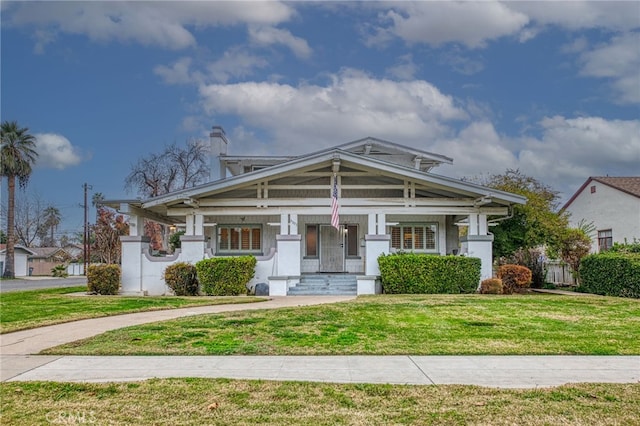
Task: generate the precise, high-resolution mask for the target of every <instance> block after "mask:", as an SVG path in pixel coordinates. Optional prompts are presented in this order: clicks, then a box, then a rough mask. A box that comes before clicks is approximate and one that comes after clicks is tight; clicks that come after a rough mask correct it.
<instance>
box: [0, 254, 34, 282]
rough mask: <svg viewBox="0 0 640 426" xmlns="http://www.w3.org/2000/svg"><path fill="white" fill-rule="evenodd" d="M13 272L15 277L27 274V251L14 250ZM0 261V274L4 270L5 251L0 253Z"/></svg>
mask: <svg viewBox="0 0 640 426" xmlns="http://www.w3.org/2000/svg"><path fill="white" fill-rule="evenodd" d="M14 253H15V254H14V264H13V265H14V272H15V275H16V277H26V276H27V275H28V274H29V267H28V266H27V253H25V252H23V251H22V250H19V249H18V250H16V251H15V252H14ZM0 262H2V265H3V270H2V271H0V275H2V273H3V272H4V265H5V263H6V260H5V253H2V254H0Z"/></svg>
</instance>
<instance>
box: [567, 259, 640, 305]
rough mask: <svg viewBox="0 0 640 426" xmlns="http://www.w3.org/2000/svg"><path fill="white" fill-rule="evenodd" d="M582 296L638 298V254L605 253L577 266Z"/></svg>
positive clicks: (639, 276) (639, 270)
mask: <svg viewBox="0 0 640 426" xmlns="http://www.w3.org/2000/svg"><path fill="white" fill-rule="evenodd" d="M580 278H581V281H580V285H579V286H578V288H577V290H578V291H581V292H583V293H593V294H601V295H604V296H619V297H634V298H640V254H637V253H631V252H626V253H625V252H613V253H612V252H605V253H599V254H592V255H589V256H586V257H584V258H583V259H582V262H581V263H580Z"/></svg>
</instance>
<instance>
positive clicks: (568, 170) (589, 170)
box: [432, 116, 640, 201]
mask: <svg viewBox="0 0 640 426" xmlns="http://www.w3.org/2000/svg"><path fill="white" fill-rule="evenodd" d="M538 128H539V129H540V130H541V134H540V136H539V137H533V136H522V137H517V138H511V137H507V136H504V135H499V134H498V133H497V132H496V131H495V128H494V127H493V124H491V123H490V122H488V121H480V122H473V123H471V124H469V125H468V126H467V127H466V128H464V129H462V130H461V131H460V132H459V133H458V134H457V135H456V136H455V137H453V138H443V139H440V140H438V141H437V142H436V143H435V144H434V145H433V146H432V149H433V150H434V152H438V153H440V154H444V155H447V156H450V157H452V158H453V159H454V166H453V167H450V168H439V169H437V171H436V172H437V173H443V174H447V175H449V176H455V177H472V176H479V175H483V174H487V173H488V174H493V173H497V174H501V173H504V172H505V170H506V169H508V168H511V169H520V171H522V172H523V173H524V174H526V175H528V176H533V177H534V178H536V179H538V180H540V181H541V182H543V183H544V184H546V185H549V186H551V187H552V188H554V189H556V190H558V191H560V192H562V193H563V195H564V198H565V201H566V199H567V198H568V197H569V196H571V194H572V193H573V192H574V191H575V190H576V189H577V188H578V186H579V185H580V184H582V183H583V182H584V181H585V180H586V179H587V178H588V177H589V176H604V175H607V174H609V175H612V176H635V175H637V174H638V164H640V120H606V119H604V118H601V117H581V118H565V117H562V116H556V117H547V118H544V119H543V120H541V121H540V122H539V123H538Z"/></svg>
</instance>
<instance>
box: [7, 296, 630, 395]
mask: <svg viewBox="0 0 640 426" xmlns="http://www.w3.org/2000/svg"><path fill="white" fill-rule="evenodd" d="M352 298H353V297H350V296H326V297H318V296H311V297H303V296H297V297H277V298H276V297H274V298H272V299H271V300H269V301H268V302H262V303H256V304H250V305H246V304H244V305H218V306H201V307H194V308H185V309H175V310H167V311H155V312H141V313H137V314H128V315H118V316H113V317H107V318H96V319H90V320H83V321H76V322H71V323H66V324H58V325H54V326H49V327H42V328H38V329H33V330H25V331H20V332H15V333H9V334H3V335H0V344H1V348H2V356H1V357H0V361H1V368H0V371H1V373H2V374H1V380H2V381H28V380H53V381H91V382H109V381H131V380H143V379H149V378H154V377H158V378H164V377H212V378H218V377H224V378H233V379H263V380H300V381H318V382H337V383H393V384H421V385H426V384H471V385H480V386H489V387H501V388H535V387H546V386H558V385H561V384H565V383H577V382H607V383H639V382H640V356H409V355H402V356H341V355H339V356H130V357H126V356H41V355H32V354H36V353H38V352H40V351H41V350H43V349H45V348H49V347H52V346H55V345H59V344H62V343H68V342H72V341H75V340H79V339H83V338H87V337H90V336H93V335H96V334H100V333H103V332H105V331H108V330H113V329H117V328H121V327H126V326H129V325H137V324H144V323H149V322H156V321H163V320H168V319H174V318H178V317H183V316H188V315H198V314H204V313H218V312H230V311H240V310H252V309H275V308H280V307H290V306H306V305H314V304H321V303H335V302H339V301H346V300H349V299H352Z"/></svg>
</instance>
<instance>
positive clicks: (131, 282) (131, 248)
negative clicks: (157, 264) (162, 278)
mask: <svg viewBox="0 0 640 426" xmlns="http://www.w3.org/2000/svg"><path fill="white" fill-rule="evenodd" d="M149 241H151V239H150V238H149V237H145V236H142V235H134V236H128V235H127V236H122V237H120V242H121V244H122V275H121V277H120V281H121V294H125V295H131V296H134V295H135V296H142V295H144V294H145V288H144V283H143V281H142V274H143V271H142V262H143V260H142V258H143V256H144V249H146V248H147V247H149Z"/></svg>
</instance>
